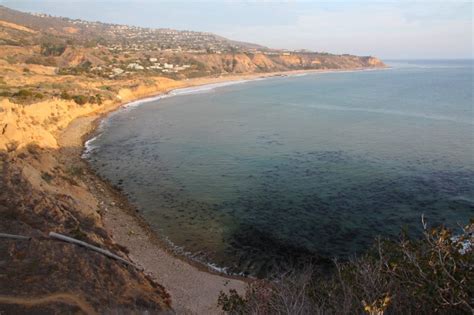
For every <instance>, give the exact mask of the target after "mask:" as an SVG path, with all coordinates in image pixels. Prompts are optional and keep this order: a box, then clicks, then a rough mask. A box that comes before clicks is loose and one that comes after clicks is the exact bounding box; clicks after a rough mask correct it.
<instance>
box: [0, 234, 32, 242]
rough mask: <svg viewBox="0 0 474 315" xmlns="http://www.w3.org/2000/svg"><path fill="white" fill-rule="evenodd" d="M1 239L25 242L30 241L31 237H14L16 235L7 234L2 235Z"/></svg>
mask: <svg viewBox="0 0 474 315" xmlns="http://www.w3.org/2000/svg"><path fill="white" fill-rule="evenodd" d="M0 237H1V238H11V239H14V240H25V241H29V240H30V239H31V237H28V236H23V235H14V234H7V233H0Z"/></svg>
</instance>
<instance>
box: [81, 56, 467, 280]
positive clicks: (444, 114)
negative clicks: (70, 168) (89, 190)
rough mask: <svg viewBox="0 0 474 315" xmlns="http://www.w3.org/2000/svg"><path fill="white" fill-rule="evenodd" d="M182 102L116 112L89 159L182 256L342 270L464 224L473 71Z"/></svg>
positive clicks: (395, 75)
mask: <svg viewBox="0 0 474 315" xmlns="http://www.w3.org/2000/svg"><path fill="white" fill-rule="evenodd" d="M389 64H390V65H391V66H392V67H393V68H392V69H388V70H376V71H364V72H347V73H326V74H309V75H305V76H294V77H279V78H271V79H265V80H260V81H252V82H240V83H239V84H234V85H227V86H221V87H218V86H214V87H212V86H211V87H205V88H198V89H190V90H184V91H181V92H179V93H177V94H181V95H179V96H174V97H167V98H162V99H158V100H152V101H149V102H145V103H143V104H141V105H140V106H136V107H129V108H126V109H124V110H121V111H118V112H116V113H114V114H113V115H111V117H110V118H109V119H108V120H107V121H105V122H104V125H103V128H102V131H101V134H100V135H99V136H98V137H97V138H96V139H94V140H93V141H91V142H90V143H89V145H90V148H91V149H90V152H88V154H87V156H88V159H89V161H90V163H91V165H92V166H93V167H94V168H95V169H96V170H97V171H98V173H99V174H101V175H102V176H103V177H105V178H107V179H108V180H110V181H111V182H112V183H113V184H114V185H116V186H118V187H120V188H121V189H122V190H123V191H124V193H125V194H126V195H127V196H128V197H129V199H130V200H131V202H132V203H134V204H135V205H136V206H137V207H138V209H139V210H140V212H141V213H142V215H143V216H144V217H145V219H146V220H147V221H148V222H150V224H151V225H152V227H153V228H154V229H155V230H156V231H157V232H158V233H160V234H161V235H162V236H163V237H165V238H167V239H168V240H169V241H170V242H171V243H172V244H174V245H176V246H177V248H178V249H179V250H181V251H182V252H185V253H187V254H188V255H190V256H192V257H195V258H196V259H199V260H201V261H205V262H210V263H213V264H215V265H217V266H220V267H227V268H228V270H229V271H233V272H247V273H251V274H256V275H264V274H265V273H267V272H268V271H270V270H271V269H272V268H274V267H275V266H277V265H279V264H281V263H294V262H295V261H297V262H300V261H303V260H305V259H307V258H308V257H312V258H314V259H322V260H324V259H325V258H331V257H348V256H349V255H353V254H357V253H361V252H363V251H364V250H366V249H367V248H368V246H370V244H372V242H373V240H374V238H375V237H376V236H377V235H383V236H388V237H395V236H397V235H398V233H399V232H400V231H401V229H402V228H405V229H407V230H409V231H410V232H411V233H413V234H416V233H419V231H420V228H421V219H420V218H421V215H422V214H424V215H425V217H426V218H427V220H428V222H429V223H430V224H442V223H444V224H447V225H450V226H456V224H457V223H458V222H459V223H461V224H464V223H466V222H467V221H468V219H469V218H470V217H474V215H473V214H474V182H473V178H474V142H473V140H474V121H473V117H474V116H473V64H472V61H430V62H427V61H411V62H401V61H400V62H396V61H393V62H389Z"/></svg>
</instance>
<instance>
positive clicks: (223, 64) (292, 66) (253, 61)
mask: <svg viewBox="0 0 474 315" xmlns="http://www.w3.org/2000/svg"><path fill="white" fill-rule="evenodd" d="M188 58H189V59H191V60H196V61H198V62H200V63H201V64H202V67H203V68H204V69H205V70H206V71H209V72H211V73H234V74H235V73H254V72H257V73H260V72H272V71H289V70H311V69H314V70H318V69H319V70H328V69H333V70H337V69H339V70H344V69H345V70H351V69H362V68H383V67H385V64H384V63H383V62H382V61H381V60H379V59H377V58H375V57H358V56H352V55H330V54H319V53H291V54H290V53H287V54H284V53H283V54H282V53H279V54H263V53H257V54H249V53H236V54H202V55H190V56H189V57H188Z"/></svg>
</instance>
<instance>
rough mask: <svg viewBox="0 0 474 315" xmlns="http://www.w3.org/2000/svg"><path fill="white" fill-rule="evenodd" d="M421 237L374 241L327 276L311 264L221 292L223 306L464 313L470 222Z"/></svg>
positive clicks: (473, 305) (468, 299)
mask: <svg viewBox="0 0 474 315" xmlns="http://www.w3.org/2000/svg"><path fill="white" fill-rule="evenodd" d="M424 227H425V232H424V238H423V239H421V240H410V239H408V238H407V237H405V236H402V237H401V238H400V240H399V241H387V240H385V241H378V242H377V244H376V245H375V246H374V248H373V249H372V250H371V251H370V252H369V253H367V254H366V255H363V256H361V257H359V258H356V259H352V260H350V261H347V262H343V263H338V262H336V263H335V271H334V273H333V274H331V275H330V276H324V275H322V274H320V273H317V272H315V271H314V269H312V268H311V267H308V268H307V269H306V270H303V271H298V272H297V271H290V272H287V273H283V274H280V275H279V276H277V277H275V278H274V279H273V281H263V280H259V281H256V282H254V283H252V284H251V285H249V286H248V288H247V291H246V294H245V296H244V297H242V296H240V295H238V294H237V292H235V291H231V292H230V293H229V294H224V293H221V295H220V296H219V300H218V304H219V305H220V306H221V308H222V310H223V311H225V312H227V313H228V314H361V313H366V314H371V315H372V314H373V315H375V314H377V315H382V314H435V313H437V314H468V313H469V314H470V313H472V312H473V311H474V301H473V299H472V297H473V296H474V286H473V285H472V284H473V279H474V270H473V266H474V254H473V248H472V247H471V246H472V244H473V242H474V240H473V237H474V236H473V233H474V222H471V223H470V224H469V225H468V226H467V227H466V228H465V230H464V233H463V234H461V236H458V237H453V236H452V232H451V231H450V230H448V229H446V228H444V227H440V228H435V229H431V230H428V229H427V228H426V226H425V225H424Z"/></svg>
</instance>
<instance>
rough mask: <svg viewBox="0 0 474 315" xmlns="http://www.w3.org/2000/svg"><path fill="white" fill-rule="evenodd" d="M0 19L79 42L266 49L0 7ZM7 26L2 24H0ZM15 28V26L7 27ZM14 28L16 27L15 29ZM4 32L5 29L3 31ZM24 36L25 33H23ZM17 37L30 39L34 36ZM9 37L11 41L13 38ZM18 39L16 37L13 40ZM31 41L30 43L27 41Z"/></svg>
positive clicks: (201, 34)
mask: <svg viewBox="0 0 474 315" xmlns="http://www.w3.org/2000/svg"><path fill="white" fill-rule="evenodd" d="M0 20H2V21H5V22H8V23H13V24H16V25H21V26H24V27H27V28H28V29H31V30H34V31H36V32H41V34H42V35H43V36H45V35H50V36H57V37H63V38H69V39H74V40H76V41H78V42H79V43H87V42H91V41H95V42H100V43H103V44H107V45H114V44H122V43H136V44H137V45H142V46H148V47H149V48H160V49H182V50H191V51H221V52H222V51H230V50H248V49H259V50H270V49H269V48H267V47H263V46H261V45H257V44H251V43H245V42H239V41H233V40H229V39H227V38H224V37H222V36H218V35H214V34H212V33H205V32H194V31H186V30H173V29H166V28H162V29H152V28H143V27H137V26H127V25H120V24H109V23H101V22H90V21H85V20H79V19H69V18H65V17H54V16H50V15H45V14H31V13H25V12H20V11H16V10H12V9H9V8H7V7H4V6H0ZM0 26H2V27H4V28H8V26H6V25H0ZM11 29H15V27H13V28H11ZM16 30H18V29H16ZM7 32H8V31H7ZM23 35H27V34H23ZM29 35H30V36H20V38H21V39H28V40H32V39H33V37H34V36H32V35H33V34H32V33H30V34H29ZM10 40H12V41H15V37H12V38H11V39H10ZM16 40H17V41H19V40H20V39H18V38H17V39H16ZM30 43H31V42H30Z"/></svg>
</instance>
